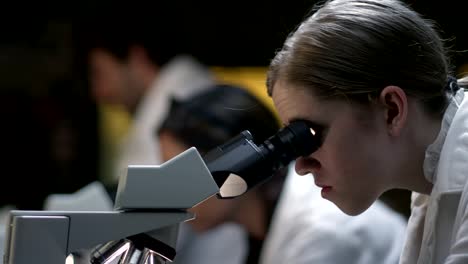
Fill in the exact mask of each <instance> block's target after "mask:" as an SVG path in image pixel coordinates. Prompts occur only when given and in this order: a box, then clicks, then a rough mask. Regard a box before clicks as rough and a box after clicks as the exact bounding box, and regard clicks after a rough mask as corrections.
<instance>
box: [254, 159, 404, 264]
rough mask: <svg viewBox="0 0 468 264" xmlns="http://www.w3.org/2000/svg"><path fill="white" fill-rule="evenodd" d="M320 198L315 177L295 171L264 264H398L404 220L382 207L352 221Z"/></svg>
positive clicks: (270, 234)
mask: <svg viewBox="0 0 468 264" xmlns="http://www.w3.org/2000/svg"><path fill="white" fill-rule="evenodd" d="M320 192H321V190H320V189H319V188H318V187H316V186H315V184H314V179H313V177H312V176H311V175H307V176H299V175H297V174H296V173H295V172H294V169H293V168H291V169H290V173H289V175H288V178H287V180H286V183H285V187H284V190H283V193H282V196H281V198H280V201H279V203H278V207H277V209H276V211H275V213H274V216H273V217H274V218H273V220H272V224H271V227H270V230H269V232H268V236H267V239H266V241H265V242H264V247H263V250H262V255H261V260H260V263H262V264H285V263H295V264H303V263H304V264H305V263H337V264H339V263H346V264H376V263H379V264H395V263H398V259H399V256H400V253H401V248H402V244H403V241H404V233H405V227H406V221H405V219H404V217H403V216H401V215H400V214H398V213H396V212H395V211H393V210H391V209H390V208H389V207H387V206H386V205H384V204H383V203H382V202H380V201H377V202H376V203H374V204H373V205H372V206H371V207H370V208H369V209H368V210H367V211H366V212H364V213H362V214H361V215H358V216H354V217H353V216H348V215H346V214H344V213H343V212H342V211H340V210H339V209H338V207H336V206H335V205H334V204H333V203H331V202H330V201H328V200H325V199H323V198H322V197H321V194H320Z"/></svg>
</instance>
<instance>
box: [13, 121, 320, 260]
mask: <svg viewBox="0 0 468 264" xmlns="http://www.w3.org/2000/svg"><path fill="white" fill-rule="evenodd" d="M321 141H322V133H321V129H320V127H319V126H316V125H315V124H312V123H310V122H307V121H294V122H291V123H290V124H289V125H287V126H285V127H284V128H282V129H281V130H280V131H278V132H277V133H276V134H275V135H273V136H272V137H270V138H269V139H267V140H265V141H264V142H260V143H259V144H258V145H257V144H256V143H255V142H254V139H253V136H252V135H251V134H250V132H248V131H244V132H242V133H241V134H239V135H238V136H236V137H235V138H233V139H231V140H229V141H228V142H226V143H225V144H223V145H221V146H219V147H217V148H215V149H213V150H211V151H210V152H208V153H207V154H206V155H204V156H203V157H202V156H201V155H200V154H199V153H198V151H197V150H196V148H194V147H192V148H190V149H188V150H186V151H185V152H183V153H181V154H179V155H178V156H176V157H174V158H172V159H171V160H169V161H167V162H165V163H163V164H161V165H158V166H152V165H151V166H149V165H130V166H128V168H127V173H126V174H125V175H123V176H122V177H121V178H120V179H119V183H118V189H117V195H116V199H115V205H114V211H97V212H93V211H19V210H15V211H11V212H10V218H9V225H8V227H7V237H6V239H7V241H6V247H5V253H4V263H5V264H26V263H28V264H29V263H41V264H63V263H66V260H67V256H69V255H70V254H73V253H75V252H79V251H80V250H83V249H90V248H91V249H92V250H91V253H90V254H89V262H90V263H92V264H104V263H105V264H110V263H119V264H127V263H132V264H146V263H148V264H149V263H151V264H153V263H154V264H156V263H167V262H172V261H173V260H174V258H175V255H176V251H175V246H176V242H177V236H178V228H179V224H180V223H181V222H184V221H189V220H192V219H194V217H195V216H194V215H193V214H191V213H189V212H187V209H188V208H191V207H193V206H195V205H196V204H198V203H201V202H203V201H204V200H205V199H207V198H209V197H211V196H213V195H216V196H217V197H218V198H220V199H229V198H235V197H237V196H239V195H242V194H243V193H245V192H246V191H248V190H249V189H251V188H253V187H254V186H256V185H258V184H261V183H262V182H264V181H266V180H268V178H270V177H271V175H273V173H274V172H276V171H277V170H279V169H281V168H283V167H285V166H287V165H288V164H289V163H290V162H291V161H292V160H294V159H296V158H298V157H301V156H308V155H310V154H311V153H313V152H314V151H315V150H317V149H318V148H319V147H320V145H321Z"/></svg>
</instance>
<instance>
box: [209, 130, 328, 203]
mask: <svg viewBox="0 0 468 264" xmlns="http://www.w3.org/2000/svg"><path fill="white" fill-rule="evenodd" d="M321 141H322V135H321V129H320V127H319V126H317V125H314V124H312V123H310V122H307V121H293V122H291V123H290V124H289V125H287V126H286V127H284V128H282V129H281V130H279V131H278V132H277V133H276V134H275V135H273V136H271V137H270V138H268V139H267V140H265V141H264V142H263V143H260V144H258V145H257V144H255V143H254V141H253V137H252V135H251V134H250V132H248V131H244V132H242V133H241V134H239V135H238V136H236V137H234V138H233V139H231V140H230V141H228V142H226V143H225V144H223V145H221V146H219V147H217V148H215V149H213V150H212V151H210V152H208V153H207V155H205V156H204V160H205V162H206V164H207V166H208V169H209V170H210V172H211V174H212V175H213V178H214V179H215V181H216V183H217V184H218V186H219V187H220V192H219V193H218V197H220V198H233V197H236V196H239V195H241V194H242V193H244V192H246V191H247V190H248V189H250V188H252V187H254V186H256V185H258V184H260V183H262V182H264V181H266V180H267V179H268V178H270V177H271V176H272V175H273V174H274V173H275V172H276V171H278V170H279V169H281V168H283V167H285V166H287V165H288V164H289V163H290V162H291V161H293V160H295V159H297V158H298V157H301V156H308V155H310V154H312V153H313V152H314V151H316V150H317V149H318V148H319V147H320V145H321Z"/></svg>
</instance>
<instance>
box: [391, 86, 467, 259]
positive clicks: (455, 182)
mask: <svg viewBox="0 0 468 264" xmlns="http://www.w3.org/2000/svg"><path fill="white" fill-rule="evenodd" d="M424 174H425V177H426V178H427V179H428V180H429V181H431V182H432V183H433V184H434V187H433V189H432V192H431V194H430V195H429V196H428V195H423V194H419V193H413V195H412V212H411V217H410V220H409V223H408V234H407V240H406V242H405V247H404V250H403V254H402V256H401V260H400V263H401V264H409V263H411V264H414V263H418V264H423V263H424V264H436V263H437V264H438V263H445V264H461V263H468V97H466V96H465V93H464V91H463V89H461V90H459V91H458V92H457V94H456V95H455V96H454V97H453V99H452V101H451V103H450V105H449V106H448V108H447V110H446V112H445V114H444V117H443V120H442V125H441V130H440V132H439V135H438V137H437V139H436V140H435V141H434V143H433V144H431V145H430V146H429V147H428V149H427V151H426V158H425V161H424Z"/></svg>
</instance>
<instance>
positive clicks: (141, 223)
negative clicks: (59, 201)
mask: <svg viewBox="0 0 468 264" xmlns="http://www.w3.org/2000/svg"><path fill="white" fill-rule="evenodd" d="M191 219H193V215H192V214H191V213H188V212H183V211H179V212H176V211H173V212H163V211H161V212H119V211H114V212H66V211H63V212H61V211H11V214H10V225H9V230H8V231H9V232H8V236H7V248H6V250H5V255H4V263H5V264H13V263H14V264H26V263H31V262H32V261H33V262H36V263H48V264H55V263H57V264H59V263H60V264H63V263H65V259H66V257H67V256H68V254H70V253H72V252H74V251H76V250H79V249H83V248H90V247H93V246H96V245H97V244H100V243H103V242H107V241H110V240H116V239H120V238H123V237H128V236H131V235H134V234H139V233H144V232H150V231H152V230H162V231H163V233H162V235H164V236H167V235H168V234H167V231H166V232H164V229H165V228H168V227H171V226H174V225H176V226H177V225H178V224H179V223H181V222H184V221H187V220H191ZM152 233H153V234H154V233H155V232H154V231H153V232H152ZM156 233H157V232H156ZM169 240H171V239H169V238H166V240H164V242H165V243H168V242H169ZM172 240H174V239H172ZM174 242H175V241H174ZM168 244H169V243H168ZM170 246H173V247H175V244H174V245H170Z"/></svg>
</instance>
